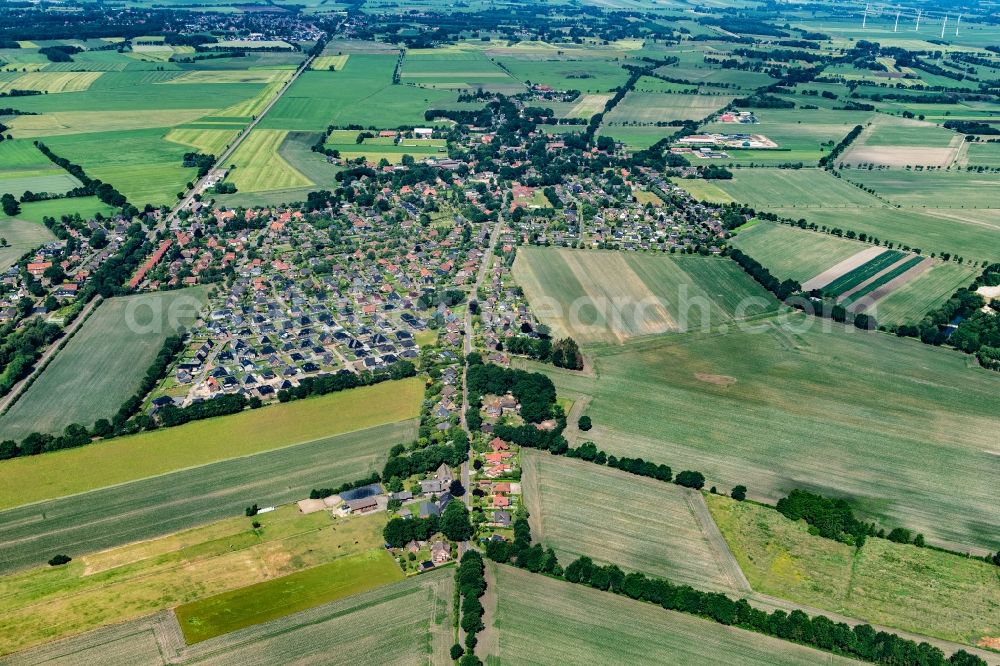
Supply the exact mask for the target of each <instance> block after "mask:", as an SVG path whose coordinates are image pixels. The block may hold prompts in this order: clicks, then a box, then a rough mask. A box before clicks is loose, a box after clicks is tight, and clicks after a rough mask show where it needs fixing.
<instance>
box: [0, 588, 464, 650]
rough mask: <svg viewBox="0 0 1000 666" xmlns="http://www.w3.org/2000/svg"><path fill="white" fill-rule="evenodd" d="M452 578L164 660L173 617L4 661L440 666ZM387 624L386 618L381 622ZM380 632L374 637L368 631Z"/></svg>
mask: <svg viewBox="0 0 1000 666" xmlns="http://www.w3.org/2000/svg"><path fill="white" fill-rule="evenodd" d="M453 589H454V571H453V570H452V569H442V570H438V571H432V572H429V573H426V574H423V575H421V576H415V577H412V578H409V579H407V580H404V581H401V582H398V583H394V584H392V585H386V586H383V587H378V588H375V589H374V590H371V591H369V592H364V593H361V594H356V595H353V596H350V597H347V598H344V599H340V600H338V601H335V602H333V603H329V604H325V605H323V606H319V607H317V608H313V609H310V610H308V611H303V612H301V613H295V614H294V615H289V616H287V617H284V618H282V619H280V620H275V621H273V622H268V623H266V624H262V625H257V626H256V627H253V628H251V629H245V630H242V631H239V632H235V633H233V634H229V635H226V636H221V637H219V638H214V639H211V640H208V641H204V642H202V643H197V644H195V645H193V646H189V647H186V646H184V645H183V640H182V639H181V638H180V636H177V641H178V643H177V644H172V645H171V647H170V650H171V651H170V652H169V653H165V652H164V650H163V649H162V647H161V646H162V643H160V642H158V641H157V636H162V635H166V636H170V637H174V635H175V634H179V631H178V629H177V628H176V624H174V621H173V619H172V618H167V617H166V616H164V615H154V616H150V617H147V618H142V619H139V620H134V621H131V622H125V623H122V624H119V625H115V626H113V627H107V628H105V629H101V630H99V631H95V632H90V633H88V634H83V635H81V636H77V637H73V638H69V639H65V640H62V641H56V642H53V643H49V644H46V645H42V646H39V647H37V648H34V649H32V650H28V651H26V652H23V653H20V654H18V655H13V656H11V657H8V661H10V663H11V666H28V665H29V664H30V665H33V666H37V664H40V663H46V664H50V665H51V666H73V665H75V664H80V663H95V664H96V663H100V664H111V663H116V664H117V663H130V664H136V663H142V664H149V665H150V666H166V664H167V663H168V661H167V660H168V659H169V663H171V664H195V663H197V664H201V665H204V666H245V665H246V664H248V663H264V664H270V663H276V662H288V661H294V662H295V663H296V664H300V665H301V666H323V665H325V664H329V661H330V655H332V654H335V655H337V658H338V660H343V661H344V662H346V663H354V662H361V661H368V662H371V663H378V664H419V663H424V662H426V661H428V660H429V661H430V663H435V664H438V663H446V662H447V661H448V659H449V656H448V648H449V647H451V645H452V643H453V642H454V636H453V628H452V623H451V618H450V612H449V610H450V608H451V603H452V595H453V592H452V591H453ZM386 618H392V621H391V622H386ZM373 626H378V627H379V631H378V632H377V633H373V632H372V630H371V628H372V627H373Z"/></svg>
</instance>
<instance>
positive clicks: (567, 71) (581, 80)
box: [495, 53, 629, 93]
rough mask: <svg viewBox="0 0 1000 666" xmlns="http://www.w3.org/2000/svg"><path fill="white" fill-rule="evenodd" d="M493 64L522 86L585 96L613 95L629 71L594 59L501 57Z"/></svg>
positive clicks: (625, 79) (606, 61)
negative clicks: (591, 94) (539, 87)
mask: <svg viewBox="0 0 1000 666" xmlns="http://www.w3.org/2000/svg"><path fill="white" fill-rule="evenodd" d="M553 56H555V54H554V53H553ZM495 60H496V62H497V63H498V64H499V65H500V66H501V67H502V68H503V69H505V70H506V71H508V72H510V73H511V75H512V76H513V77H514V78H515V79H517V80H518V81H521V82H522V83H525V84H527V83H531V84H542V85H547V86H552V87H553V88H555V89H556V90H579V91H581V92H584V93H606V92H614V89H615V88H617V87H618V86H620V85H622V84H623V83H625V81H627V80H628V76H629V73H628V71H626V70H625V69H623V68H622V67H621V66H620V65H619V64H618V63H615V62H612V61H610V60H599V59H593V58H589V59H586V60H570V59H552V60H544V59H534V58H518V57H508V56H500V57H497V58H495Z"/></svg>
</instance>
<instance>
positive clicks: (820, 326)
mask: <svg viewBox="0 0 1000 666" xmlns="http://www.w3.org/2000/svg"><path fill="white" fill-rule="evenodd" d="M826 323H828V325H825V324H826ZM757 324H758V325H757V327H756V328H753V329H751V330H747V331H745V332H742V331H741V332H732V333H729V334H726V335H700V334H697V335H695V334H689V335H686V336H666V337H663V338H660V339H657V340H650V341H646V342H641V343H634V344H630V345H626V346H625V347H623V348H606V349H603V350H601V351H599V352H595V353H593V357H594V358H593V365H594V372H595V374H596V378H595V377H589V376H583V375H578V374H572V373H570V372H568V371H555V370H548V369H547V368H545V371H547V372H548V373H549V374H550V375H551V376H552V377H553V380H554V381H555V383H556V387H557V389H558V390H560V391H567V392H570V393H573V394H576V395H581V396H592V398H593V400H592V401H591V403H590V406H589V408H588V411H587V414H588V415H589V416H591V418H592V419H593V422H594V429H593V430H592V431H591V432H589V433H588V437H589V438H590V439H593V440H594V441H595V442H597V443H598V444H599V445H600V446H601V447H602V448H603V449H604V450H605V451H607V452H608V453H611V454H615V455H629V456H637V457H643V458H645V459H647V460H654V461H657V462H662V463H666V464H668V465H670V466H671V467H672V468H674V469H685V468H686V469H698V470H700V471H701V472H703V473H704V474H705V476H706V478H707V483H708V484H710V485H717V486H718V487H720V488H730V487H732V486H734V485H736V484H739V483H742V484H744V485H746V486H747V487H748V488H749V489H750V496H751V497H753V498H756V499H761V500H767V501H772V502H773V501H776V500H777V499H779V498H780V497H782V496H784V495H785V494H786V493H787V491H789V490H791V489H792V488H807V489H811V490H814V491H816V492H821V493H823V494H825V495H832V496H837V497H846V498H849V499H850V500H851V501H852V503H853V505H854V506H855V507H856V508H857V509H858V510H859V511H861V512H862V513H863V515H864V516H865V517H866V518H869V519H873V520H878V521H882V522H884V524H886V525H889V526H896V525H904V526H906V527H908V528H910V529H913V530H915V531H918V532H922V533H923V534H924V535H925V536H926V537H927V539H928V542H929V543H934V544H941V545H950V546H954V547H957V548H961V549H963V550H964V549H967V548H976V549H980V550H981V551H985V550H986V549H989V550H991V551H996V550H997V548H1000V539H998V536H997V535H998V534H1000V520H998V516H997V512H996V502H995V492H994V491H995V488H994V487H993V486H994V485H995V484H994V483H993V482H992V479H994V478H996V476H997V474H1000V444H998V441H997V438H996V436H995V433H996V432H998V429H1000V417H998V414H1000V396H998V394H997V391H996V377H995V375H993V374H992V372H991V371H988V370H982V369H979V368H975V367H970V364H969V359H968V357H966V356H965V355H963V354H957V353H955V352H954V351H951V350H947V349H940V348H935V347H929V346H927V345H922V344H920V343H919V342H917V341H913V340H901V339H899V338H896V337H895V336H890V335H886V334H881V333H874V332H873V333H868V332H862V331H858V330H857V329H854V328H853V327H840V326H838V325H835V324H833V323H831V322H829V320H821V319H817V318H809V317H807V316H805V315H799V314H789V315H782V316H781V317H778V318H776V319H775V321H774V322H773V324H772V325H768V324H762V323H759V322H758V323H757ZM824 329H827V330H824ZM531 367H532V368H536V367H537V368H539V369H542V368H543V366H539V365H534V364H532V366H531Z"/></svg>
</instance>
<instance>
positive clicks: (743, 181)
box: [714, 169, 883, 210]
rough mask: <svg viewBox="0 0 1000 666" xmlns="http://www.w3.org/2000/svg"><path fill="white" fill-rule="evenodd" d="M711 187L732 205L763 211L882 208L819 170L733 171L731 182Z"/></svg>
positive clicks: (717, 183) (837, 179)
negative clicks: (778, 209) (731, 202)
mask: <svg viewBox="0 0 1000 666" xmlns="http://www.w3.org/2000/svg"><path fill="white" fill-rule="evenodd" d="M714 184H715V185H716V186H717V187H718V188H719V189H720V190H722V191H723V192H725V193H726V194H728V195H729V196H730V197H732V198H733V200H734V201H738V202H740V203H745V204H749V205H751V206H754V207H756V208H761V209H764V210H771V209H772V208H777V207H791V208H796V209H798V208H854V207H858V206H882V205H883V204H882V202H881V201H879V200H878V199H876V198H875V197H873V196H872V195H870V194H868V193H867V192H863V191H861V190H860V189H858V188H857V187H854V186H853V185H851V184H850V183H847V182H845V181H844V180H842V179H839V178H837V177H835V176H831V175H830V174H829V173H827V172H826V171H821V170H819V169H736V170H735V171H733V178H732V180H717V181H714Z"/></svg>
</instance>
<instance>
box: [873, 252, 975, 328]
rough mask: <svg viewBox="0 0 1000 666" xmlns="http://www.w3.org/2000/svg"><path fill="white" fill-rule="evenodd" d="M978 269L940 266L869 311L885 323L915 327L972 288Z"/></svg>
mask: <svg viewBox="0 0 1000 666" xmlns="http://www.w3.org/2000/svg"><path fill="white" fill-rule="evenodd" d="M977 273H978V270H977V269H976V268H973V267H971V266H968V265H964V266H963V265H961V264H956V263H954V262H949V263H936V264H934V265H933V266H932V267H931V268H930V269H929V270H927V271H924V272H923V273H921V274H920V275H918V276H916V277H915V278H913V279H912V280H910V281H909V282H907V283H906V284H904V285H903V286H901V287H900V288H899V289H896V290H895V291H893V292H892V293H891V294H889V295H888V296H886V297H885V298H882V299H880V300H878V301H876V302H875V304H874V305H873V307H871V308H868V310H867V312H868V313H869V314H872V315H874V316H875V319H876V321H878V322H879V323H882V324H913V323H917V322H919V321H920V319H921V318H922V317H923V316H924V315H925V314H927V313H928V312H930V311H931V310H934V309H936V308H938V307H940V306H941V305H942V304H943V303H944V302H945V301H947V300H948V299H949V298H951V295H952V294H954V293H955V291H956V290H958V289H959V288H960V287H968V286H969V285H970V284H971V283H972V280H973V278H975V276H976V274H977Z"/></svg>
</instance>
